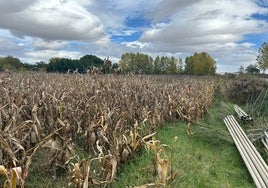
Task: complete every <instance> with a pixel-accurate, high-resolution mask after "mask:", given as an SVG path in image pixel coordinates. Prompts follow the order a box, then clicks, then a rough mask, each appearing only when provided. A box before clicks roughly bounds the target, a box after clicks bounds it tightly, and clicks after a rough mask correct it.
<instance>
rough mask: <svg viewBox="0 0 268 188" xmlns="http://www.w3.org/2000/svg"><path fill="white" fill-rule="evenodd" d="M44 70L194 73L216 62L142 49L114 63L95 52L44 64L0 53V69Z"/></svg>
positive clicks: (204, 71) (204, 57)
mask: <svg viewBox="0 0 268 188" xmlns="http://www.w3.org/2000/svg"><path fill="white" fill-rule="evenodd" d="M4 70H10V71H26V70H35V71H46V72H58V73H69V72H77V73H82V74H83V73H103V74H108V73H123V74H128V73H133V74H197V75H207V74H215V73H216V62H215V61H214V60H213V59H212V58H211V57H210V56H209V55H208V54H207V53H205V52H202V53H200V54H198V53H195V54H194V55H193V56H190V57H187V58H186V60H185V62H184V63H183V60H182V59H181V58H179V59H177V58H175V57H168V56H162V57H160V56H157V57H156V58H155V59H154V58H152V57H151V56H149V55H147V54H143V53H124V54H122V56H121V59H120V61H119V62H118V63H112V62H111V61H110V60H109V58H105V59H104V60H103V59H101V58H99V57H97V56H95V55H85V56H83V57H81V58H80V59H69V58H59V57H53V58H51V59H50V60H49V62H48V64H46V63H45V62H42V61H41V62H37V63H35V64H28V63H22V62H21V61H20V60H19V59H18V58H14V57H12V56H7V57H0V71H4Z"/></svg>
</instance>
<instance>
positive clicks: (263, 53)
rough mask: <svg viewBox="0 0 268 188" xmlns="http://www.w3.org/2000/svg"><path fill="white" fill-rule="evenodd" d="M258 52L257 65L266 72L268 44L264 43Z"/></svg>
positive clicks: (267, 66)
mask: <svg viewBox="0 0 268 188" xmlns="http://www.w3.org/2000/svg"><path fill="white" fill-rule="evenodd" d="M258 52H259V55H258V56H257V64H258V65H259V68H260V69H261V70H263V72H265V70H266V69H267V68H268V44H267V43H266V42H265V43H263V44H262V46H261V47H260V49H259V51H258Z"/></svg>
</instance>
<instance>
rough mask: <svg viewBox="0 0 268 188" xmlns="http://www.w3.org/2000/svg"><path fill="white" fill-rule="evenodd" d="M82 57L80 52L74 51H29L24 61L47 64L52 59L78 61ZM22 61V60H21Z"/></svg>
mask: <svg viewBox="0 0 268 188" xmlns="http://www.w3.org/2000/svg"><path fill="white" fill-rule="evenodd" d="M81 56H82V54H81V53H80V52H76V51H64V50H39V51H29V52H26V53H25V57H26V58H25V60H26V59H27V60H28V62H30V63H35V62H39V61H44V62H48V60H49V59H50V58H52V57H62V58H70V59H79V58H80V57H81ZM22 59H24V58H22Z"/></svg>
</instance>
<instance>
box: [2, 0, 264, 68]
mask: <svg viewBox="0 0 268 188" xmlns="http://www.w3.org/2000/svg"><path fill="white" fill-rule="evenodd" d="M263 42H268V0H0V56H7V55H12V56H14V57H18V58H20V60H21V61H23V62H28V63H34V62H38V61H45V62H48V60H49V59H50V58H51V57H66V58H75V59H76V58H80V57H81V56H83V55H85V54H94V55H97V56H99V57H101V58H104V57H107V56H109V57H110V59H111V60H112V61H113V62H114V63H115V62H117V61H118V60H119V59H120V57H121V55H122V54H123V53H125V52H140V53H146V54H148V55H150V56H152V57H156V56H157V55H159V56H163V55H168V56H175V57H177V58H180V57H181V58H183V59H184V58H185V57H187V56H190V55H193V53H194V52H202V51H205V52H208V53H209V54H210V55H211V56H212V57H213V58H214V59H215V60H216V61H217V67H218V69H217V72H235V71H237V70H238V68H239V67H240V66H241V65H242V66H244V67H246V66H248V65H249V64H255V63H256V60H255V59H256V56H257V54H258V53H257V51H258V49H259V47H260V46H261V44H262V43H263Z"/></svg>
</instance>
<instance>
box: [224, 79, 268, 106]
mask: <svg viewBox="0 0 268 188" xmlns="http://www.w3.org/2000/svg"><path fill="white" fill-rule="evenodd" d="M267 87H268V84H267V83H266V82H265V81H263V80H258V79H247V78H242V79H237V80H232V81H231V83H230V84H229V86H228V88H227V93H228V97H229V98H230V99H231V100H233V101H234V102H236V103H240V104H245V103H247V102H252V101H254V100H255V99H256V98H257V97H258V96H259V94H260V93H261V91H263V89H265V88H267Z"/></svg>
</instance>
